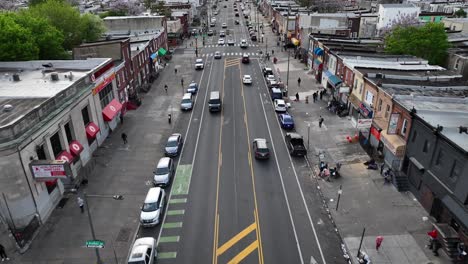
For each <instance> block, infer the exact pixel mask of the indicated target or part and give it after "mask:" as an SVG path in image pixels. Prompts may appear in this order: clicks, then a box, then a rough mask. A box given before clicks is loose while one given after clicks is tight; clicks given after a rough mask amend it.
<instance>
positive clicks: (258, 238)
mask: <svg viewBox="0 0 468 264" xmlns="http://www.w3.org/2000/svg"><path fill="white" fill-rule="evenodd" d="M239 78H240V79H241V80H242V68H241V70H240V71H239ZM241 90H242V92H244V84H243V83H242V82H241ZM242 101H243V103H244V113H245V118H246V127H245V128H246V130H247V146H248V151H249V152H251V151H252V150H251V148H250V142H251V141H250V135H249V134H250V132H249V122H248V115H247V107H246V105H245V97H243V98H242ZM250 176H251V178H252V191H253V196H254V205H255V210H254V218H255V224H256V225H257V230H256V232H255V233H256V235H257V241H258V263H260V264H263V261H264V260H263V249H262V236H261V235H260V219H259V217H258V204H257V192H256V190H255V172H254V169H253V164H252V162H250Z"/></svg>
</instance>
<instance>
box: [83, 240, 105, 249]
mask: <svg viewBox="0 0 468 264" xmlns="http://www.w3.org/2000/svg"><path fill="white" fill-rule="evenodd" d="M86 247H88V248H104V241H102V240H88V241H86Z"/></svg>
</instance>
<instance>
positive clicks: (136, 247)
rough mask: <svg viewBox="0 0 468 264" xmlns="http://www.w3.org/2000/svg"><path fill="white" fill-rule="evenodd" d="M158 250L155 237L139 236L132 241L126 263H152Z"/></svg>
mask: <svg viewBox="0 0 468 264" xmlns="http://www.w3.org/2000/svg"><path fill="white" fill-rule="evenodd" d="M157 256H158V251H157V250H156V239H154V238H153V237H140V238H138V239H137V240H135V242H133V246H132V251H130V256H129V258H128V262H127V263H128V264H153V263H155V262H156V258H157Z"/></svg>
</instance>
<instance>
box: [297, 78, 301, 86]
mask: <svg viewBox="0 0 468 264" xmlns="http://www.w3.org/2000/svg"><path fill="white" fill-rule="evenodd" d="M297 86H299V87H301V77H299V78H297Z"/></svg>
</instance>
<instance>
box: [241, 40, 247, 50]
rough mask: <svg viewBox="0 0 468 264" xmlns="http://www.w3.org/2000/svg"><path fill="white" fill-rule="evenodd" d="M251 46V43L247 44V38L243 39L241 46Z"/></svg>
mask: <svg viewBox="0 0 468 264" xmlns="http://www.w3.org/2000/svg"><path fill="white" fill-rule="evenodd" d="M248 46H249V44H247V40H245V39H243V40H241V43H240V47H241V48H243V49H245V48H247V47H248Z"/></svg>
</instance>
